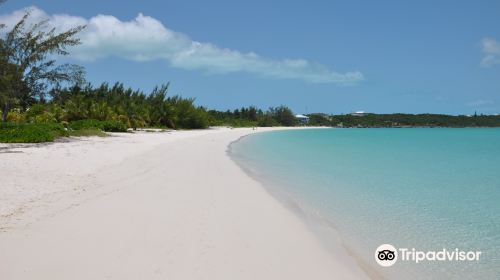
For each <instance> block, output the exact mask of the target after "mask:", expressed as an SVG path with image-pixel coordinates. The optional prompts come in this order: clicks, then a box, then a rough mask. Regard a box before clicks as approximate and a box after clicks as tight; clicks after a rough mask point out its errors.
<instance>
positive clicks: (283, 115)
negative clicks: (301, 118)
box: [269, 105, 297, 126]
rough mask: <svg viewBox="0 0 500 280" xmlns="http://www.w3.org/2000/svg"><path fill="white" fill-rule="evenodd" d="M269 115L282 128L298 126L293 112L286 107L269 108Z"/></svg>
mask: <svg viewBox="0 0 500 280" xmlns="http://www.w3.org/2000/svg"><path fill="white" fill-rule="evenodd" d="M269 113H270V114H271V116H272V117H273V119H275V120H276V121H277V122H278V123H279V124H280V125H282V126H294V125H296V124H297V119H296V118H295V116H294V114H293V112H292V110H290V108H288V107H286V106H283V105H282V106H279V107H276V108H269Z"/></svg>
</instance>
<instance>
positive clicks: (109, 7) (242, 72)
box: [0, 0, 500, 114]
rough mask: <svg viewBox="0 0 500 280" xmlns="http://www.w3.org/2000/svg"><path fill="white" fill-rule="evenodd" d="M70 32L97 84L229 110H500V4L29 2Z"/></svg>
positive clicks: (6, 7) (12, 11)
mask: <svg viewBox="0 0 500 280" xmlns="http://www.w3.org/2000/svg"><path fill="white" fill-rule="evenodd" d="M26 8H29V9H31V13H32V15H31V18H32V21H36V20H40V19H42V18H47V19H48V20H49V25H50V26H51V27H55V28H56V29H57V30H65V29H68V28H71V27H73V26H76V25H86V26H87V27H86V28H85V30H84V31H82V32H81V33H80V35H79V36H80V38H81V40H82V44H81V45H80V46H78V47H76V48H74V49H71V55H70V56H69V57H67V58H64V61H70V62H72V63H77V64H80V65H83V66H84V67H85V68H86V71H87V79H88V81H89V82H91V83H93V84H100V83H102V82H108V83H111V84H112V83H114V82H117V81H119V82H123V83H124V84H125V86H130V87H132V88H134V89H136V88H139V89H143V90H144V91H146V92H148V91H150V90H151V89H152V88H153V87H154V86H155V85H159V84H162V83H167V82H170V88H169V94H172V95H174V94H179V95H182V96H184V97H193V98H196V103H197V104H199V105H203V106H205V107H208V108H214V109H219V110H226V109H235V108H238V107H242V106H249V105H254V106H257V107H260V108H263V109H266V108H268V107H270V106H279V105H286V106H289V107H290V108H292V109H293V110H294V111H295V112H296V113H314V112H324V113H335V114H339V113H349V112H353V111H366V112H374V113H444V114H473V113H474V112H477V113H478V114H479V113H484V114H498V113H500V1H496V0H492V1H488V0H484V1H457V0H455V1H448V0H441V1H427V0H421V1H357V0H352V1H333V0H329V1H322V0H316V1H312V0H311V1H298V0H293V1H290V0H288V1H281V0H279V1H270V0H267V1H264V0H254V1H234V0H211V1H192V0H169V1H160V0H142V1H139V0H135V1H125V0H122V1H111V0H107V1H102V0H101V1H94V0H87V1H62V0H47V1H43V0H40V1H30V0H9V1H7V2H6V3H5V4H3V5H2V6H0V22H3V23H7V24H8V25H12V24H13V23H15V22H16V21H17V20H18V19H19V17H20V16H21V15H22V14H23V11H24V10H25V9H26Z"/></svg>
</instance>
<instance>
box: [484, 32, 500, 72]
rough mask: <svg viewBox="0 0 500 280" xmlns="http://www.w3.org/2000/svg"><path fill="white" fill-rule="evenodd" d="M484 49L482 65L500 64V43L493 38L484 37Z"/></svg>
mask: <svg viewBox="0 0 500 280" xmlns="http://www.w3.org/2000/svg"><path fill="white" fill-rule="evenodd" d="M481 46H482V51H483V54H484V57H483V59H482V60H481V65H482V66H484V67H489V66H492V65H495V64H500V43H498V42H497V41H496V40H495V39H492V38H483V40H481Z"/></svg>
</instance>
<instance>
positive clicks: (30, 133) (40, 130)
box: [0, 123, 69, 143]
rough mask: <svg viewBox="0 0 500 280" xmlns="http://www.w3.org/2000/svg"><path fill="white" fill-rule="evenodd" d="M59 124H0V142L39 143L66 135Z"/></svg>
mask: <svg viewBox="0 0 500 280" xmlns="http://www.w3.org/2000/svg"><path fill="white" fill-rule="evenodd" d="M68 135H69V134H68V132H67V131H66V130H65V129H64V126H62V125H61V124H55V123H46V124H28V123H25V124H16V123H2V124H0V142H4V143H39V142H51V141H54V139H55V138H57V137H61V136H68Z"/></svg>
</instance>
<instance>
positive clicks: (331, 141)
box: [230, 128, 500, 279]
mask: <svg viewBox="0 0 500 280" xmlns="http://www.w3.org/2000/svg"><path fill="white" fill-rule="evenodd" d="M230 154H231V156H232V157H233V159H235V160H236V161H237V162H238V163H239V164H240V165H241V166H242V167H243V168H244V169H245V170H247V172H249V173H251V175H253V176H254V177H256V178H258V179H259V180H261V181H262V182H263V183H264V184H265V185H266V186H268V187H269V188H270V191H271V192H272V193H273V194H274V195H276V196H278V198H279V199H281V200H282V201H285V200H287V201H294V204H295V205H298V206H299V207H300V208H301V211H304V212H305V213H307V215H308V216H313V217H316V218H317V219H316V220H318V221H326V223H323V224H328V225H329V226H331V227H333V228H335V230H336V231H337V232H338V233H339V234H340V236H341V238H342V239H343V242H344V244H345V245H346V247H347V248H348V249H349V250H350V251H351V252H352V253H353V254H354V255H355V257H356V258H358V259H359V261H360V262H361V263H362V264H363V265H365V266H368V267H369V268H370V269H373V270H375V271H376V272H377V273H378V274H379V275H381V276H383V277H384V278H387V279H402V278H404V279H500V129H492V128H485V129H482V128H481V129H449V128H432V129H424V128H419V129H311V130H288V131H274V132H268V133H259V134H254V135H251V136H248V137H245V138H243V139H241V140H240V141H238V142H236V143H234V144H233V145H232V147H231V153H230ZM327 238H328V237H327ZM332 238H334V237H333V236H332ZM384 243H389V244H392V245H394V246H395V247H396V248H409V249H411V248H416V249H417V250H421V251H427V250H436V251H437V250H442V249H443V248H446V249H448V250H455V248H458V249H460V250H464V251H481V256H480V259H479V261H452V262H449V261H439V262H430V261H424V262H421V263H418V264H416V263H415V262H407V261H401V260H398V262H397V263H396V264H395V265H394V266H392V267H387V268H382V267H380V266H379V265H377V263H376V262H375V258H374V252H375V249H376V248H377V247H378V246H379V245H381V244H384Z"/></svg>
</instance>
